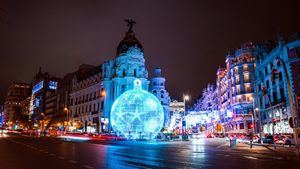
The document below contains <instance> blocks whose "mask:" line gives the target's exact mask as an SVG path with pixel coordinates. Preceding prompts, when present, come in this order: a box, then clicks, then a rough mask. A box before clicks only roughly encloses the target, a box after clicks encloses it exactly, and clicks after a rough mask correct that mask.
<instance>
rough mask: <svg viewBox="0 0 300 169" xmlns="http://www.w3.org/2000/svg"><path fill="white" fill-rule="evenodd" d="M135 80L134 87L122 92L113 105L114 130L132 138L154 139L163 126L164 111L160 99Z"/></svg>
mask: <svg viewBox="0 0 300 169" xmlns="http://www.w3.org/2000/svg"><path fill="white" fill-rule="evenodd" d="M141 84H142V83H141V81H140V80H139V79H136V80H135V81H134V89H133V90H128V91H126V92H124V93H123V94H121V95H120V96H119V97H118V98H117V99H116V101H115V102H114V103H113V105H112V109H111V115H110V120H111V125H112V128H113V129H114V131H116V132H120V133H121V134H122V135H124V136H125V137H126V138H130V139H153V138H155V137H156V135H157V133H158V132H160V131H161V129H162V128H163V122H164V111H163V107H162V105H161V103H160V101H159V100H158V99H157V98H156V97H155V96H154V95H153V94H151V93H149V92H148V91H145V90H143V89H142V85H141Z"/></svg>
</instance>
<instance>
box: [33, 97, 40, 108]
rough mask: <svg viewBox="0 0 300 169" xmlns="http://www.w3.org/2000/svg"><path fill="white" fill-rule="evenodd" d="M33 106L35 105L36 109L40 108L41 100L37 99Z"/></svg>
mask: <svg viewBox="0 0 300 169" xmlns="http://www.w3.org/2000/svg"><path fill="white" fill-rule="evenodd" d="M33 104H34V108H38V107H39V106H40V98H38V97H37V98H35V99H34V103H33Z"/></svg>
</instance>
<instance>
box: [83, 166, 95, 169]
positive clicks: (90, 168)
mask: <svg viewBox="0 0 300 169" xmlns="http://www.w3.org/2000/svg"><path fill="white" fill-rule="evenodd" d="M83 167H84V168H88V169H93V168H94V167H92V166H90V165H84V166H83Z"/></svg>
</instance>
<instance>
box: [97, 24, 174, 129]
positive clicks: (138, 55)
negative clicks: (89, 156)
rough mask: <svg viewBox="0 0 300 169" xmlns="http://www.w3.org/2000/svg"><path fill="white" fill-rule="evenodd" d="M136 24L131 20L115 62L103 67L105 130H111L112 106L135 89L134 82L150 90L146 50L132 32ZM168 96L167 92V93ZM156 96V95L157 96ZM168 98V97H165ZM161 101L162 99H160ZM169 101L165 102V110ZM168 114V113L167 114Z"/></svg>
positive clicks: (109, 61)
mask: <svg viewBox="0 0 300 169" xmlns="http://www.w3.org/2000/svg"><path fill="white" fill-rule="evenodd" d="M134 23H135V22H133V21H131V20H129V21H128V25H129V30H128V31H127V32H126V34H125V37H124V38H123V40H122V41H121V42H120V43H119V45H118V47H117V52H116V57H115V59H114V60H108V61H106V62H104V63H103V64H102V65H101V68H102V78H101V79H102V83H103V88H104V92H105V101H104V117H103V118H102V120H103V121H104V125H106V124H108V125H107V126H105V127H104V128H105V129H107V130H110V126H109V119H110V111H111V106H112V104H113V103H114V101H115V100H116V98H118V97H119V96H120V95H121V94H122V93H123V92H125V91H127V90H130V89H133V81H134V80H135V79H136V78H139V79H140V80H141V81H142V88H143V89H144V90H148V87H149V80H148V71H147V69H146V65H145V58H144V49H143V46H142V44H141V43H140V41H139V40H138V39H137V38H136V36H135V33H134V32H133V31H132V25H133V24H134ZM165 93H166V94H167V92H165ZM155 95H156V94H155ZM164 97H166V98H167V95H164ZM158 99H161V97H158ZM167 102H168V101H167V100H164V101H163V104H164V105H165V106H164V107H165V110H166V111H168V108H167ZM166 114H167V113H166Z"/></svg>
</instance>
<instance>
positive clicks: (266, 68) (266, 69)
mask: <svg viewBox="0 0 300 169" xmlns="http://www.w3.org/2000/svg"><path fill="white" fill-rule="evenodd" d="M267 74H268V67H267V66H266V67H265V75H267Z"/></svg>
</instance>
